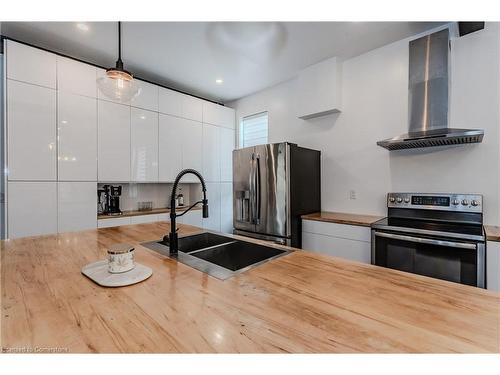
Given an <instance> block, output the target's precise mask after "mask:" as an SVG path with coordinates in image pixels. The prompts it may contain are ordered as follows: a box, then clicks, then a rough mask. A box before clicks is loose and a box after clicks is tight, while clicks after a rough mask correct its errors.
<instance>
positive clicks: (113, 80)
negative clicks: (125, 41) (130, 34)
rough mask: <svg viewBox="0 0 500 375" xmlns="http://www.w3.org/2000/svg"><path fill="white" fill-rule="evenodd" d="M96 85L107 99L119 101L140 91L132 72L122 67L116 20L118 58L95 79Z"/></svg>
mask: <svg viewBox="0 0 500 375" xmlns="http://www.w3.org/2000/svg"><path fill="white" fill-rule="evenodd" d="M97 86H98V87H99V90H101V92H102V93H103V94H104V95H106V96H107V97H108V98H109V99H112V100H115V101H119V102H120V103H128V102H130V100H132V99H133V98H134V97H136V96H137V95H139V93H140V91H141V88H140V87H139V84H138V83H137V80H135V79H134V77H133V75H132V73H130V72H128V71H126V70H125V69H123V61H122V25H121V22H118V60H117V61H116V66H115V67H114V68H109V69H107V70H106V74H105V75H104V76H102V77H99V78H98V79H97Z"/></svg>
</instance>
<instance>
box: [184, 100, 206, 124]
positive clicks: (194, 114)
mask: <svg viewBox="0 0 500 375" xmlns="http://www.w3.org/2000/svg"><path fill="white" fill-rule="evenodd" d="M182 117H184V118H187V119H189V120H195V121H199V122H201V121H202V120H203V100H201V99H198V98H195V97H194V96H190V95H182Z"/></svg>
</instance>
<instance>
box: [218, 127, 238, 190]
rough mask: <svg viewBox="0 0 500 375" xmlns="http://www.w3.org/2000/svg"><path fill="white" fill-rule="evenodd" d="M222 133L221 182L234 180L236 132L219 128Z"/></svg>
mask: <svg viewBox="0 0 500 375" xmlns="http://www.w3.org/2000/svg"><path fill="white" fill-rule="evenodd" d="M219 133H220V180H221V181H232V180H233V150H234V142H235V131H234V130H232V129H226V128H219Z"/></svg>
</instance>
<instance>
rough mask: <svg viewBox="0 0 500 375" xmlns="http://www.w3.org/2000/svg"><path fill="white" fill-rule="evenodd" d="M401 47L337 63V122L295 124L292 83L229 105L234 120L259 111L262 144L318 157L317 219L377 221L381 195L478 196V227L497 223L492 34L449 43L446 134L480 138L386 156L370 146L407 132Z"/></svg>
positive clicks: (495, 32) (495, 34)
mask: <svg viewBox="0 0 500 375" xmlns="http://www.w3.org/2000/svg"><path fill="white" fill-rule="evenodd" d="M408 41H409V39H405V40H402V41H399V42H396V43H393V44H390V45H387V46H384V47H381V48H379V49H376V50H373V51H370V52H368V53H366V54H363V55H360V56H357V57H355V58H352V59H349V60H346V61H344V63H343V73H342V100H343V103H342V107H341V110H342V112H341V113H340V114H334V115H330V116H326V117H323V118H318V119H313V120H300V119H298V118H297V117H296V115H295V111H294V108H295V101H296V100H297V99H296V84H297V82H296V79H292V80H290V81H287V82H284V83H282V84H279V85H277V86H274V87H271V88H269V89H266V90H264V91H261V92H259V93H256V94H253V95H250V96H248V97H245V98H243V99H240V100H238V101H235V102H233V103H229V106H231V107H233V108H235V109H236V115H237V119H238V121H239V120H240V119H241V117H243V116H247V115H250V114H253V113H257V112H261V111H268V112H269V141H270V142H280V141H290V142H295V143H298V144H299V145H302V146H306V147H311V148H316V149H319V150H321V151H322V169H323V173H322V209H323V210H326V211H342V212H352V213H364V214H378V215H384V214H385V213H386V203H385V195H386V193H387V192H389V191H420V192H463V193H466V192H476V193H482V194H484V199H485V209H484V211H485V221H486V223H488V224H499V223H500V192H499V190H500V151H499V148H500V131H499V129H498V127H499V118H500V110H499V107H500V106H499V103H500V100H499V99H500V95H499V91H500V78H499V76H500V74H499V69H500V68H499V66H500V58H499V56H500V52H499V50H500V28H499V25H498V24H497V23H487V24H486V28H485V30H483V31H480V32H477V33H474V34H470V35H467V36H465V37H462V38H459V39H456V40H454V41H453V44H452V62H451V64H452V68H451V69H452V72H451V77H452V88H451V99H450V127H465V128H468V127H470V128H482V129H484V130H485V137H484V140H483V143H481V144H477V145H469V146H458V147H451V148H450V147H448V148H446V149H423V150H405V151H393V152H389V151H387V150H385V149H383V148H381V147H379V146H377V145H376V142H377V141H378V140H381V139H384V138H389V137H393V136H396V135H400V134H402V133H405V132H406V131H407V125H408V120H407V118H408ZM350 190H354V191H355V192H356V199H355V200H352V199H350V198H349V192H350Z"/></svg>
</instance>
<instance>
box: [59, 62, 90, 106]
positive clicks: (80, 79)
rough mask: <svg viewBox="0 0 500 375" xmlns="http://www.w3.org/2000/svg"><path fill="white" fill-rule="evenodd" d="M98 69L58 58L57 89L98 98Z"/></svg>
mask: <svg viewBox="0 0 500 375" xmlns="http://www.w3.org/2000/svg"><path fill="white" fill-rule="evenodd" d="M96 78H97V73H96V68H95V67H94V66H92V65H89V64H84V63H81V62H79V61H75V60H72V59H68V58H65V57H60V56H58V57H57V89H58V90H59V91H64V92H70V93H73V94H78V95H84V96H89V97H91V98H96V97H97V83H96Z"/></svg>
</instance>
